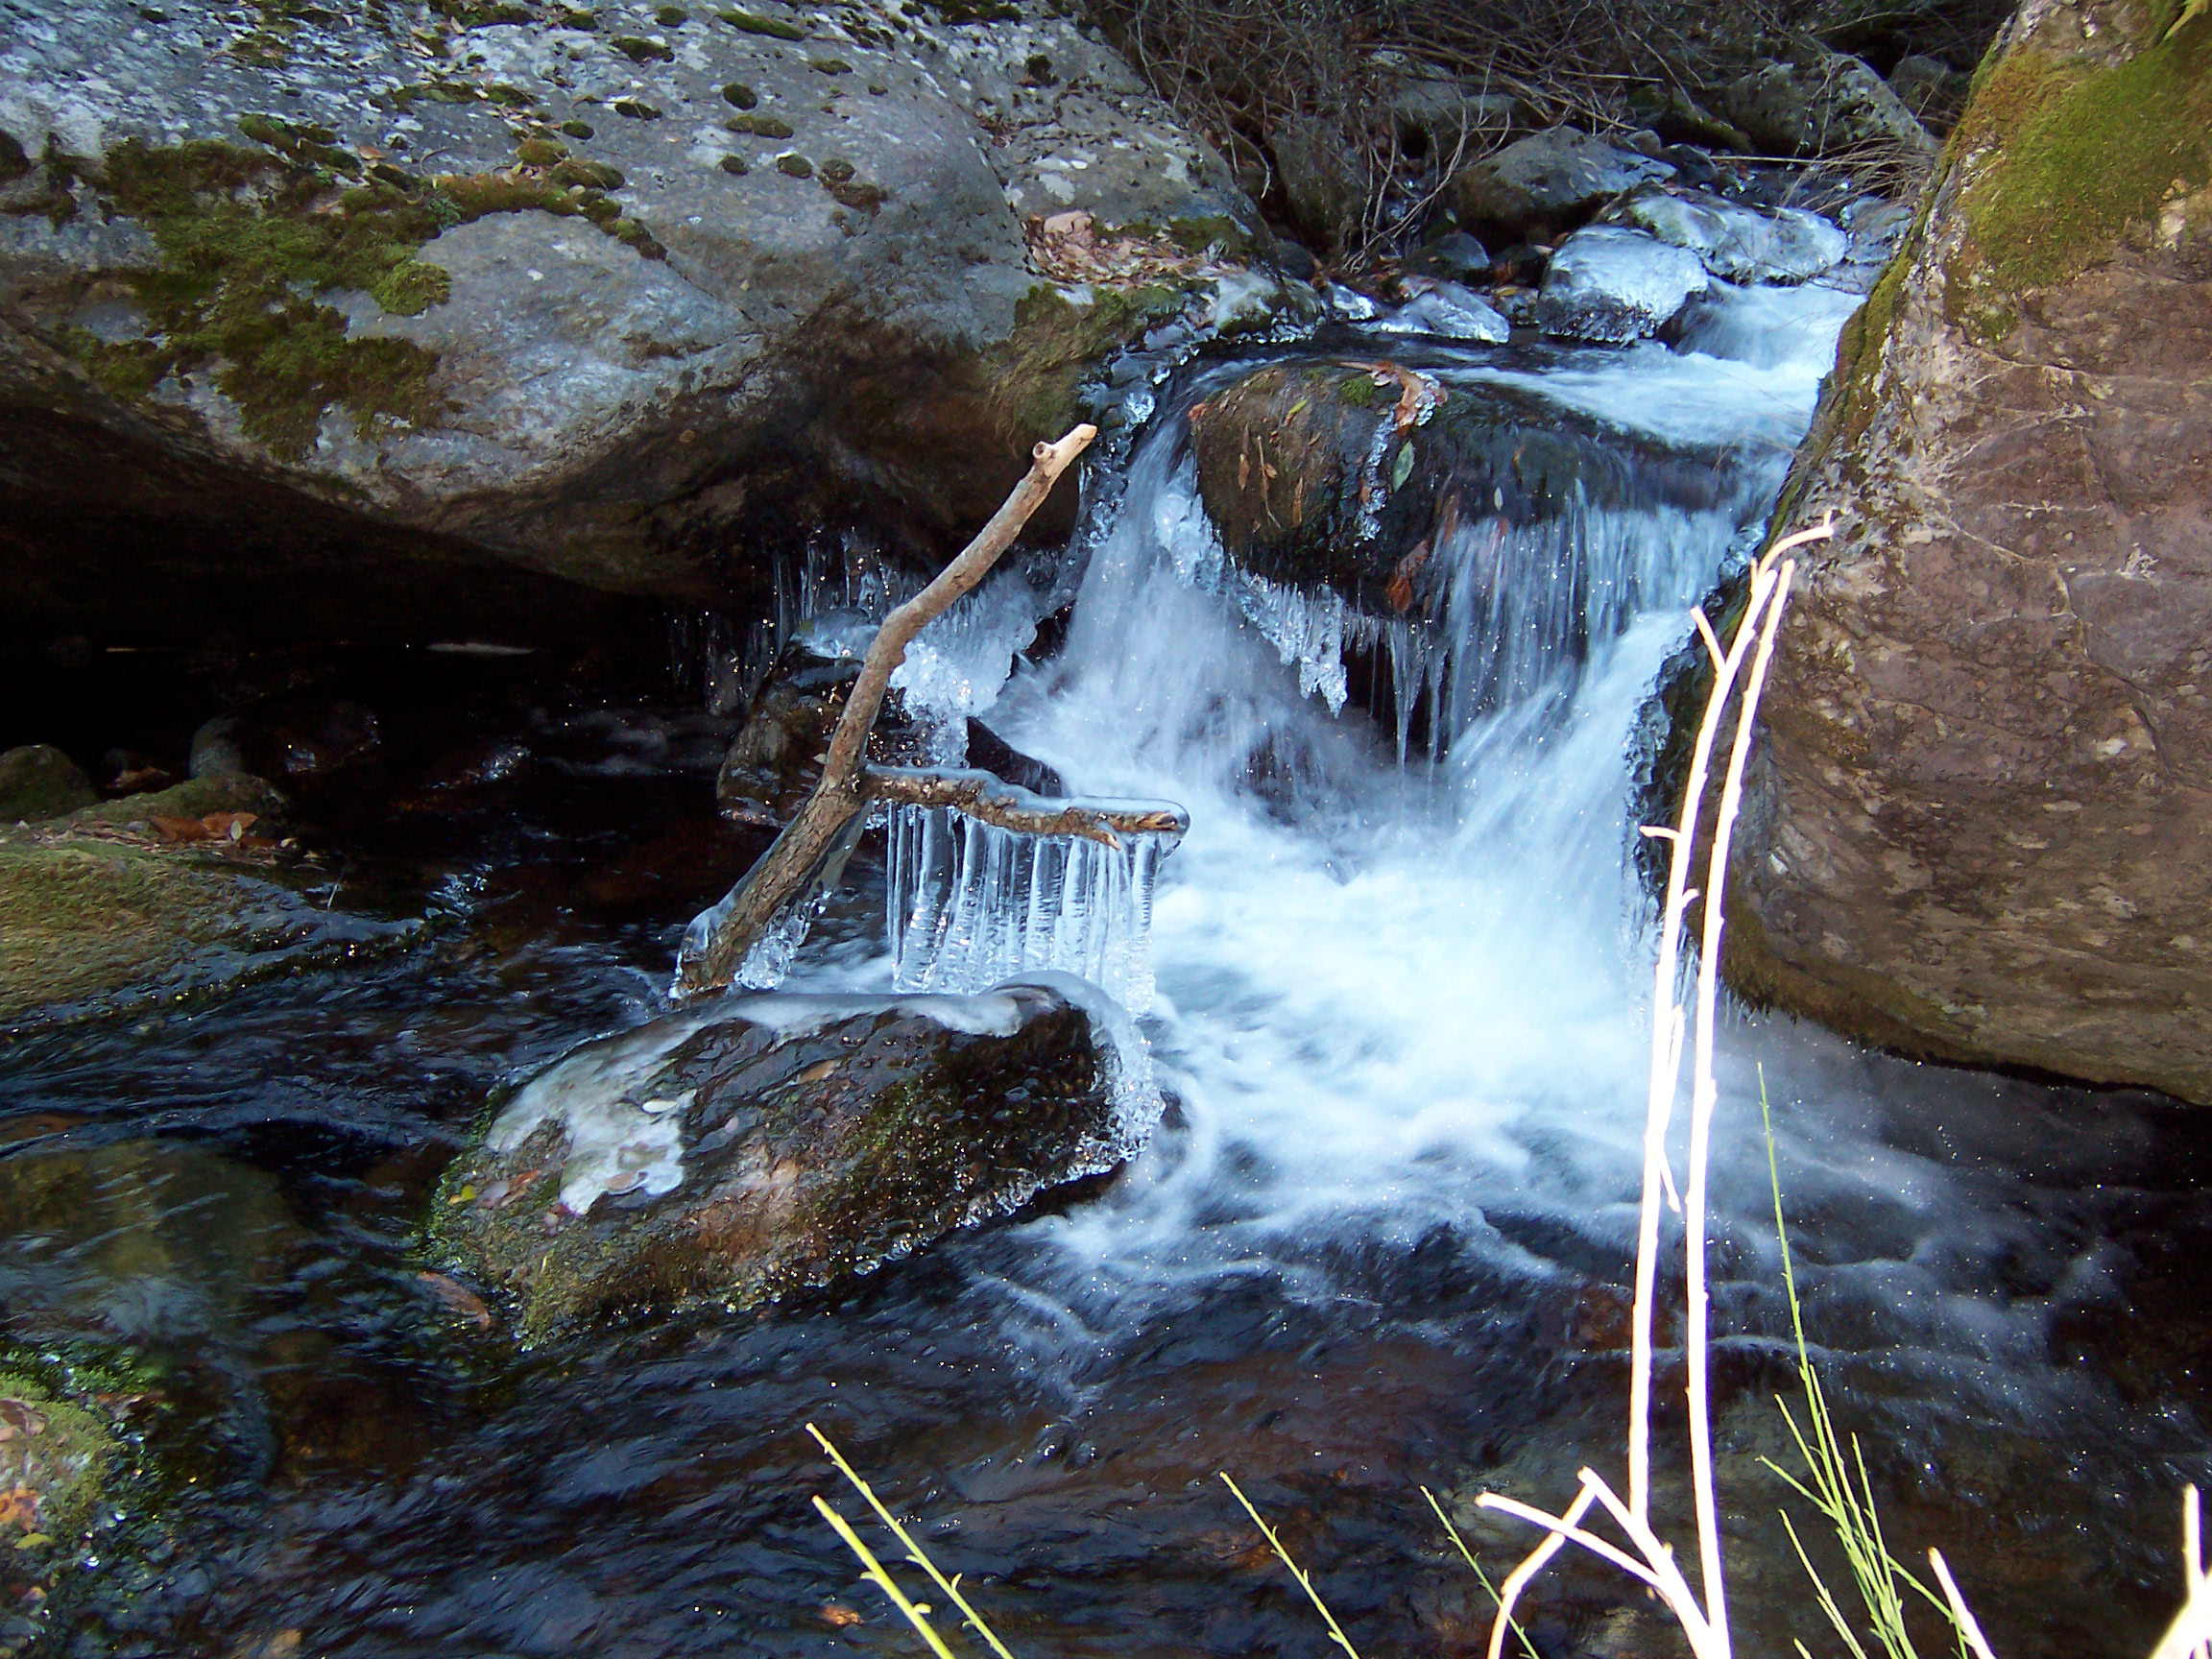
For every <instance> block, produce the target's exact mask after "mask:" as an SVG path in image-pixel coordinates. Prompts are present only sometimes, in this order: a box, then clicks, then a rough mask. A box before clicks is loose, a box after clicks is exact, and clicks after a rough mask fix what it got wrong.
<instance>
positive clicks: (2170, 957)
mask: <svg viewBox="0 0 2212 1659" xmlns="http://www.w3.org/2000/svg"><path fill="white" fill-rule="evenodd" d="M2208 362H2212V14H2207V13H2203V12H2197V13H2195V14H2193V15H2191V14H2187V12H2186V9H2184V8H2177V7H2176V6H2175V5H2172V4H2144V3H2141V0H2094V3H2091V4H2087V5H2080V6H2061V5H2056V4H2051V3H2049V0H2032V3H2031V4H2030V5H2028V6H2027V7H2026V8H2025V9H2024V10H2023V11H2022V12H2021V13H2020V14H2019V16H2018V17H2017V18H2016V19H2015V20H2014V22H2013V23H2012V25H2011V27H2010V29H2009V30H2008V34H2007V35H2006V36H2005V37H2004V39H2003V41H2002V43H2001V46H2000V49H1999V51H1998V52H1997V54H1996V56H1995V57H1994V58H1993V59H1992V60H1990V61H1989V62H1988V63H1987V64H1986V65H1985V66H1984V71H1983V75H1982V77H1981V82H1980V84H1979V87H1978V89H1977V92H1976V95H1975V97H1974V100H1973V102H1972V104H1971V106H1970V107H1969V108H1968V110H1967V112H1966V114H1965V116H1964V117H1963V119H1962V120H1961V122H1960V127H1959V129H1958V131H1957V132H1955V134H1954V136H1953V139H1952V143H1951V145H1950V148H1949V149H1948V151H1947V152H1946V155H1945V160H1944V164H1943V167H1942V170H1941V172H1940V174H1939V176H1938V179H1937V180H1936V186H1935V189H1934V193H1933V195H1932V197H1931V198H1930V200H1929V201H1928V203H1927V204H1926V205H1925V207H1924V209H1923V212H1922V216H1921V218H1920V221H1919V223H1918V225H1917V226H1916V228H1915V229H1914V231H1913V233H1912V235H1911V238H1910V240H1909V242H1908V244H1907V246H1906V249H1905V251H1904V252H1903V254H1902V255H1901V256H1900V258H1899V260H1898V261H1897V263H1896V264H1894V265H1893V266H1892V267H1891V268H1890V270H1889V271H1888V273H1887V275H1886V276H1885V277H1884V278H1883V280H1882V281H1881V282H1880V284H1878V285H1877V287H1876V288H1875V290H1874V292H1873V294H1872V296H1871V297H1870V299H1869V301H1868V303H1867V305H1866V307H1865V309H1864V311H1863V313H1862V314H1861V315H1860V317H1859V319H1858V320H1857V321H1856V322H1854V323H1853V324H1852V325H1850V326H1848V327H1847V328H1846V329H1845V331H1844V334H1843V339H1842V344H1841V347H1840V349H1839V363H1838V368H1837V373H1836V374H1835V377H1834V380H1833V382H1832V385H1831V388H1830V391H1829V394H1828V396H1827V397H1826V399H1825V400H1824V402H1823V405H1822V408H1821V411H1820V413H1819V415H1818V417H1817V418H1816V421H1815V430H1814V433H1813V436H1812V437H1811V438H1810V440H1809V441H1808V445H1807V447H1806V449H1805V450H1804V452H1803V454H1802V456H1801V457H1800V462H1799V468H1798V471H1797V473H1796V475H1795V476H1794V478H1793V481H1792V483H1791V487H1790V489H1789V490H1788V491H1787V492H1786V494H1785V498H1784V500H1785V505H1784V508H1783V510H1782V514H1781V516H1780V517H1779V518H1778V519H1777V524H1778V526H1780V527H1786V528H1794V527H1795V526H1796V525H1797V524H1799V523H1801V522H1804V521H1806V520H1808V519H1812V518H1816V517H1818V516H1819V515H1820V514H1821V513H1823V512H1825V511H1827V510H1830V509H1833V510H1834V511H1835V512H1836V514H1837V516H1838V527H1839V528H1838V535H1837V537H1836V540H1835V541H1832V542H1829V543H1827V544H1826V545H1823V546H1815V547H1812V548H1809V549H1807V550H1805V552H1803V553H1802V554H1801V555H1800V558H1801V560H1802V561H1803V575H1802V578H1801V581H1800V584H1799V589H1798V597H1797V598H1796V600H1795V602H1794V604H1793V607H1792V611H1791V616H1790V619H1789V621H1788V623H1787V624H1786V625H1785V627H1784V629H1783V633H1782V651H1781V659H1780V661H1779V663H1778V664H1777V666H1776V668H1775V671H1774V675H1773V680H1772V684H1771V686H1770V689H1769V691H1768V694H1767V709H1766V720H1765V726H1766V731H1765V738H1764V742H1763V743H1762V745H1761V750H1760V761H1759V764H1758V766H1757V768H1756V772H1755V776H1754V778H1753V785H1752V790H1751V797H1750V805H1749V810H1748V814H1747V819H1746V823H1745V825H1744V828H1743V832H1742V838H1741V840H1740V842H1739V847H1740V853H1739V855H1738V857H1737V859H1736V865H1735V871H1734V879H1733V883H1732V886H1731V889H1730V895H1731V899H1732V901H1733V904H1732V915H1731V922H1730V928H1729V933H1728V941H1729V949H1728V967H1729V972H1730V974H1731V975H1732V977H1733V979H1734V981H1735V983H1736V984H1737V985H1738V986H1739V987H1741V988H1743V990H1745V991H1747V992H1749V993H1751V994H1753V995H1755V996H1758V997H1762V998H1771V999H1773V1000H1775V1001H1778V1002H1781V1003H1783V1004H1785V1005H1787V1006H1789V1007H1791V1008H1794V1009H1797V1010H1800V1011H1802V1012H1804V1013H1806V1014H1809V1015H1811V1016H1814V1017H1815V1018H1817V1019H1820V1020H1822V1021H1824V1022H1828V1023H1830V1024H1832V1025H1835V1026H1837V1027H1839V1028H1840V1029H1843V1030H1846V1031H1849V1032H1853V1033H1856V1034H1858V1035H1861V1036H1863V1037H1867V1038H1871V1039H1874V1040H1876V1041H1879V1042H1884V1043H1888V1044H1891V1045H1894V1046H1898V1047H1901V1048H1905V1049H1908V1050H1911V1051H1912V1052H1916V1053H1921V1054H1928V1055H1935V1056H1939V1057H1943V1058H1947V1059H1954V1060H1963V1061H1970V1062H1976V1063H1983V1064H1991V1063H2000V1064H2006V1065H2015V1066H2027V1067H2034V1068H2038V1069H2041V1070H2049V1071H2054V1072H2059V1073H2064V1074H2068V1075H2072V1076H2077V1077H2082V1078H2087V1079H2091V1080H2094V1081H2098V1082H2106V1083H2131V1084H2148V1085H2150V1086H2152V1087H2154V1088H2158V1089H2163V1090H2167V1091H2169V1092H2171V1093H2173V1094H2179V1095H2183V1096H2186V1097H2188V1098H2190V1099H2193V1100H2199V1101H2212V973H2208V972H2207V968H2206V961H2207V957H2206V951H2207V950H2208V949H2212V645H2208V644H2207V641H2208V640H2212V508H2208V503H2212V381H2208V380H2207V379H2206V377H2205V371H2204V365H2205V364H2206V363H2208Z"/></svg>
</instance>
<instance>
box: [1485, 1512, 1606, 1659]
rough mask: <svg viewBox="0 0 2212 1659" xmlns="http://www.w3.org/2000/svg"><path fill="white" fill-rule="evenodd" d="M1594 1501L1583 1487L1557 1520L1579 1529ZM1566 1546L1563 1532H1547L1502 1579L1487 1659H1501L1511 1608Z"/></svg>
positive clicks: (1491, 1626)
mask: <svg viewBox="0 0 2212 1659" xmlns="http://www.w3.org/2000/svg"><path fill="white" fill-rule="evenodd" d="M1597 1501H1598V1494H1597V1493H1595V1492H1592V1491H1590V1490H1589V1489H1588V1488H1587V1487H1585V1488H1584V1489H1583V1491H1582V1492H1581V1493H1580V1495H1579V1496H1577V1497H1576V1498H1575V1502H1574V1503H1570V1504H1568V1505H1567V1513H1566V1514H1565V1515H1563V1516H1561V1517H1560V1519H1561V1520H1563V1521H1564V1522H1566V1524H1567V1526H1568V1527H1575V1526H1578V1525H1580V1523H1581V1520H1582V1517H1583V1516H1585V1515H1587V1514H1588V1513H1589V1512H1590V1505H1591V1504H1593V1503H1596V1502H1597ZM1476 1503H1478V1504H1480V1503H1482V1500H1481V1499H1479V1498H1478V1499H1477V1500H1476ZM1490 1507H1492V1508H1496V1507H1497V1505H1496V1504H1491V1505H1490ZM1566 1542H1567V1534H1566V1532H1565V1531H1551V1532H1550V1533H1549V1534H1548V1535H1547V1536H1546V1537H1545V1539H1544V1541H1543V1542H1542V1543H1541V1544H1538V1545H1537V1546H1536V1548H1535V1549H1533V1550H1531V1551H1528V1555H1527V1559H1526V1560H1524V1561H1523V1562H1522V1563H1521V1565H1520V1566H1518V1567H1516V1568H1514V1569H1513V1571H1512V1572H1510V1573H1508V1574H1506V1575H1505V1582H1504V1583H1503V1585H1501V1586H1500V1587H1499V1590H1498V1617H1497V1618H1495V1619H1493V1620H1492V1621H1491V1622H1490V1651H1489V1654H1488V1656H1487V1659H1501V1656H1502V1655H1503V1652H1504V1650H1505V1632H1506V1630H1507V1629H1508V1628H1509V1627H1510V1626H1511V1625H1512V1623H1513V1608H1514V1604H1515V1603H1516V1602H1518V1601H1519V1600H1520V1599H1521V1592H1522V1591H1524V1590H1526V1589H1527V1588H1528V1586H1529V1584H1530V1583H1531V1582H1533V1581H1534V1579H1535V1577H1536V1575H1537V1574H1539V1573H1541V1572H1543V1571H1544V1569H1545V1567H1546V1566H1547V1565H1549V1564H1550V1562H1551V1557H1552V1556H1554V1555H1556V1554H1558V1553H1559V1551H1560V1548H1561V1546H1563V1545H1564V1544H1565V1543H1566Z"/></svg>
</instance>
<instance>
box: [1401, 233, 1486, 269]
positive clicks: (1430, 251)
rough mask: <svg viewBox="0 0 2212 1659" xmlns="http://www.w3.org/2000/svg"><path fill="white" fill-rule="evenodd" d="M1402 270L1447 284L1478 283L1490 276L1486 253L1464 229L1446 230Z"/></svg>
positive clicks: (1423, 248) (1413, 257)
mask: <svg viewBox="0 0 2212 1659" xmlns="http://www.w3.org/2000/svg"><path fill="white" fill-rule="evenodd" d="M1406 269H1407V270H1408V271H1413V272H1419V273H1421V274H1422V275H1424V276H1441V277H1443V278H1445V279H1446V280H1447V281H1451V282H1479V281H1482V280H1483V279H1484V278H1486V277H1487V276H1489V275H1490V251H1489V250H1488V249H1487V248H1485V247H1483V246H1482V244H1481V243H1479V242H1478V241H1477V240H1476V239H1475V238H1474V237H1472V236H1470V235H1468V234H1467V232H1466V231H1464V230H1448V231H1446V232H1445V233H1444V234H1443V235H1441V236H1439V237H1437V238H1436V240H1435V241H1433V242H1431V243H1428V244H1426V245H1425V246H1423V247H1422V248H1420V249H1419V250H1418V251H1416V252H1414V253H1413V254H1412V255H1411V257H1409V258H1408V259H1407V261H1406Z"/></svg>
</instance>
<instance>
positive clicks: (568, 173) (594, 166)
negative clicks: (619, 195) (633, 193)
mask: <svg viewBox="0 0 2212 1659" xmlns="http://www.w3.org/2000/svg"><path fill="white" fill-rule="evenodd" d="M547 181H548V182H550V183H554V184H561V185H568V186H573V187H575V188H578V189H585V190H619V189H621V188H622V170H621V169H620V168H619V167H611V166H609V165H608V164H607V163H606V162H604V161H587V160H585V159H584V158H583V157H582V156H570V157H569V158H568V159H567V160H565V161H562V162H559V163H556V164H555V166H554V168H553V171H552V173H551V174H550V175H548V180H547Z"/></svg>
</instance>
